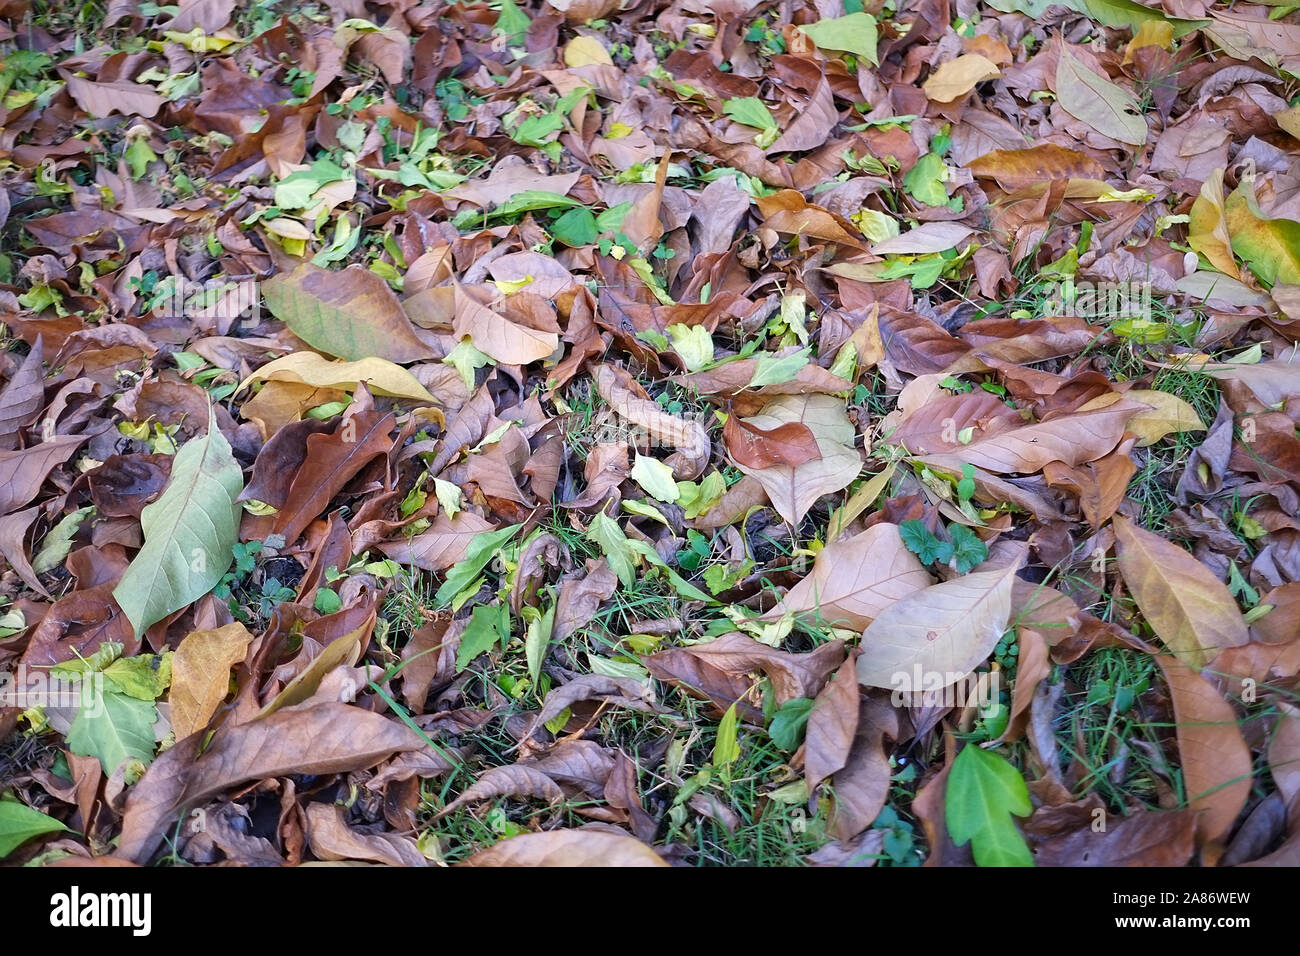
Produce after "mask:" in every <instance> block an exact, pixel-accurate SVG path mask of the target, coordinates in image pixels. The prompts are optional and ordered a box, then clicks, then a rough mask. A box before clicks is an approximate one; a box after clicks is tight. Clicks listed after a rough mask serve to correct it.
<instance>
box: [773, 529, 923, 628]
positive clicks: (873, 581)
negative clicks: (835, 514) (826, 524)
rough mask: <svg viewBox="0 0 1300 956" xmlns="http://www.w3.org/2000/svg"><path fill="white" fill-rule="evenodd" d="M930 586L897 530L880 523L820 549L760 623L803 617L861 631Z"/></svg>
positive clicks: (919, 564)
mask: <svg viewBox="0 0 1300 956" xmlns="http://www.w3.org/2000/svg"><path fill="white" fill-rule="evenodd" d="M932 581H933V579H932V578H931V577H930V573H929V572H928V571H926V569H925V566H924V565H923V564H921V562H920V561H918V560H917V558H916V555H915V554H913V553H912V552H911V551H909V550H908V549H907V546H906V545H905V544H903V539H902V537H901V536H900V535H899V532H898V525H895V524H890V523H888V522H881V523H880V524H876V525H872V526H871V527H870V528H868V529H867V530H866V531H863V532H862V533H861V534H856V535H854V536H853V537H851V538H841V539H839V540H836V541H832V542H831V543H830V544H828V545H827V546H826V547H824V548H822V549H821V551H819V552H818V553H817V558H816V559H815V560H814V561H813V567H812V571H811V573H809V574H808V575H807V576H806V577H804V579H803V580H802V581H800V582H799V583H798V584H796V585H795V586H794V587H792V588H791V589H790V590H789V591H787V592H786V594H785V597H783V598H782V599H781V601H780V603H779V604H777V605H776V607H774V608H773V609H772V610H770V611H768V612H767V614H765V615H764V616H763V619H764V620H767V621H772V620H776V619H778V618H779V617H781V615H782V614H785V613H788V612H794V613H796V614H802V613H805V612H807V613H809V615H812V614H814V613H815V615H816V616H817V617H818V618H819V619H821V620H824V621H825V622H826V623H828V624H830V625H832V626H836V627H850V628H853V629H854V630H862V629H863V628H865V627H867V625H869V624H870V623H871V622H872V621H873V620H875V619H876V618H877V617H879V616H880V615H881V613H882V612H883V611H884V610H885V609H886V608H888V607H889V606H890V605H892V604H894V602H896V601H899V600H901V599H902V598H905V597H907V596H908V595H909V594H912V593H914V592H916V591H919V590H921V589H922V588H925V587H928V586H929V585H930V584H931V583H932Z"/></svg>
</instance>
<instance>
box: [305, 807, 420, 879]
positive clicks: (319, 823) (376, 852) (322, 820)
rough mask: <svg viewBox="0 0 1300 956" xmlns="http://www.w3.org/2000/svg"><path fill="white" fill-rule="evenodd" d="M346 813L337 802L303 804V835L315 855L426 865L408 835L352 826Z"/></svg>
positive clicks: (373, 861) (385, 862)
mask: <svg viewBox="0 0 1300 956" xmlns="http://www.w3.org/2000/svg"><path fill="white" fill-rule="evenodd" d="M346 814H347V811H345V810H344V809H343V808H342V807H340V806H337V805H329V806H327V805H326V804H323V803H309V804H307V808H306V815H307V839H308V841H309V842H310V844H311V852H312V853H314V854H315V855H316V858H317V859H320V860H367V861H370V862H372V863H383V864H386V865H388V866H428V865H429V861H428V860H427V859H425V857H424V854H423V853H421V852H420V851H419V850H418V849H416V846H415V841H414V840H412V839H411V838H410V837H404V836H400V835H398V834H396V833H383V832H376V833H364V832H362V831H360V830H355V829H353V828H352V827H350V826H348V824H347V820H346Z"/></svg>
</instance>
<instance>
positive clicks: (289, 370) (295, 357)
mask: <svg viewBox="0 0 1300 956" xmlns="http://www.w3.org/2000/svg"><path fill="white" fill-rule="evenodd" d="M254 382H298V383H300V384H303V385H314V386H316V387H317V388H343V389H353V388H356V386H357V384H358V383H359V382H365V383H366V387H367V388H369V389H370V391H372V392H374V393H375V394H376V395H388V396H390V397H392V398H410V399H415V400H417V401H421V402H433V403H434V404H437V402H436V400H435V399H434V397H433V396H432V395H430V394H429V392H428V390H427V389H426V388H425V387H424V386H423V385H421V384H420V383H419V382H418V381H416V379H415V376H414V375H412V374H411V373H410V372H408V371H407V370H406V369H404V368H402V367H401V366H400V365H394V364H393V363H392V362H390V361H388V360H387V359H381V358H363V359H358V360H357V361H355V362H331V361H330V360H329V359H327V358H325V357H324V356H323V355H319V354H318V353H316V352H294V353H293V354H292V355H286V356H284V358H278V359H276V360H275V361H274V362H267V363H266V364H265V365H263V366H262V367H261V368H259V369H258V370H257V371H256V372H254V373H253V374H252V375H250V376H248V378H246V379H244V381H242V382H241V383H240V384H239V390H240V391H243V390H244V389H245V388H247V387H248V386H249V385H251V384H253V383H254Z"/></svg>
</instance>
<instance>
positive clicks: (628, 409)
mask: <svg viewBox="0 0 1300 956" xmlns="http://www.w3.org/2000/svg"><path fill="white" fill-rule="evenodd" d="M591 377H592V381H593V382H594V383H595V385H596V390H597V391H598V392H599V393H600V397H601V398H603V399H604V400H605V401H606V402H607V403H609V406H610V408H612V409H613V410H614V412H615V413H616V414H618V415H620V416H622V417H623V418H625V419H627V421H629V422H631V423H632V424H633V425H636V426H637V427H638V428H642V429H645V431H646V433H647V436H646V437H647V439H648V440H649V441H651V442H652V443H655V444H659V445H667V446H670V447H672V448H676V449H677V453H676V454H675V455H672V456H671V457H669V459H668V460H667V462H665V464H667V465H669V466H670V467H671V468H672V469H673V471H674V473H675V474H676V475H677V477H679V478H683V479H691V478H695V477H697V476H698V475H699V474H700V472H702V471H703V470H704V466H705V465H706V464H708V461H709V455H710V453H711V451H712V448H713V445H712V442H710V441H709V433H708V432H707V431H706V430H705V428H704V426H703V425H702V424H700V423H699V422H698V421H690V420H687V419H685V418H678V417H677V416H675V415H670V414H668V413H667V412H665V411H664V410H663V409H662V408H661V407H660V405H659V403H658V402H655V401H653V400H651V399H650V398H647V397H646V396H645V392H644V390H643V389H641V388H640V386H639V385H637V384H636V382H635V381H633V380H632V378H631V376H629V375H628V374H627V373H626V372H624V371H623V370H622V369H618V368H615V367H614V366H611V365H598V366H596V367H595V368H594V369H592V373H591Z"/></svg>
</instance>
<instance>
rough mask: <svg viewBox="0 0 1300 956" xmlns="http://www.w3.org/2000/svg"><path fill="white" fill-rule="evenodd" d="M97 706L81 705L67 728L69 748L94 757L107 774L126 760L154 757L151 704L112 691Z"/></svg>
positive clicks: (152, 710)
mask: <svg viewBox="0 0 1300 956" xmlns="http://www.w3.org/2000/svg"><path fill="white" fill-rule="evenodd" d="M96 703H97V704H98V706H95V707H89V708H88V707H82V708H81V709H80V710H78V711H77V716H76V717H75V718H74V719H73V721H72V726H71V727H69V728H68V738H67V739H68V749H69V750H71V751H72V752H73V753H74V754H80V755H82V756H83V757H97V758H98V759H99V763H100V766H102V767H103V768H104V774H105V775H106V776H107V775H110V774H112V773H113V771H114V770H116V769H117V768H118V767H120V766H121V765H122V764H123V762H125V761H127V760H139V761H140V762H141V763H144V764H148V763H149V761H150V760H152V759H153V749H154V739H153V725H154V722H155V721H156V720H157V719H158V712H157V710H155V709H154V705H153V704H152V703H151V702H149V701H147V700H137V699H136V698H134V697H128V696H126V695H125V694H116V693H113V692H111V691H109V692H106V693H105V694H104V695H103V698H102V701H97V702H96Z"/></svg>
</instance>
